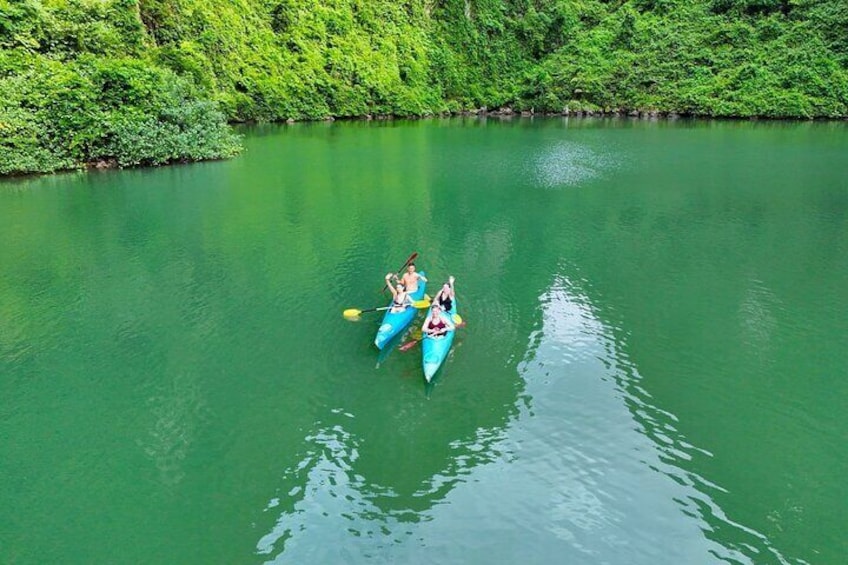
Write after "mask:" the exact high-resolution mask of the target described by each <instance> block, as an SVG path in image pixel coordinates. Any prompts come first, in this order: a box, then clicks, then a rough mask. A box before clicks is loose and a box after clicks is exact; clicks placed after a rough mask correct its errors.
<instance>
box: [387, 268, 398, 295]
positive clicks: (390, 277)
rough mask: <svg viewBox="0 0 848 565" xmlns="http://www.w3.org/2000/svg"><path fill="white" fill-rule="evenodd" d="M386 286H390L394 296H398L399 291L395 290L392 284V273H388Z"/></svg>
mask: <svg viewBox="0 0 848 565" xmlns="http://www.w3.org/2000/svg"><path fill="white" fill-rule="evenodd" d="M386 286H387V287H389V290H391V291H392V297H393V298H397V291H396V290H395V287H394V285H393V284H392V274H391V273H387V274H386Z"/></svg>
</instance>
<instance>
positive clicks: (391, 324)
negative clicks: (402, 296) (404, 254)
mask: <svg viewBox="0 0 848 565" xmlns="http://www.w3.org/2000/svg"><path fill="white" fill-rule="evenodd" d="M421 274H422V275H424V276H425V277H426V276H427V275H426V274H424V272H422V273H421ZM426 286H427V283H426V282H425V281H422V280H419V281H418V290H416V291H415V292H413V293H410V295H409V296H410V297H411V298H412V300H422V299H423V298H424V290H425V288H426ZM391 304H392V303H391V302H389V306H391ZM416 314H418V310H417V309H416V308H414V307H412V306H407V307H406V310H404V311H403V312H392V311H391V310H386V315H385V316H383V323H382V324H380V329H379V330H377V337H376V338H375V339H374V345H376V346H377V349H383V347H385V346H386V344H387V343H388V342H390V341H391V340H392V338H393V337H395V336H396V335H398V334H399V333H400V332H402V331H403V330H405V329H406V327H407V326H408V325H409V324H410V323H412V320H414V319H415V315H416Z"/></svg>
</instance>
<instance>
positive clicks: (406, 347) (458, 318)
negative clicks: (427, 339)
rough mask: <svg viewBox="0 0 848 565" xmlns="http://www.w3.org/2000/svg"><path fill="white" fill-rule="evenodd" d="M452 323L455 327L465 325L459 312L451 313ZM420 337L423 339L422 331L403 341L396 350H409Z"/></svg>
mask: <svg viewBox="0 0 848 565" xmlns="http://www.w3.org/2000/svg"><path fill="white" fill-rule="evenodd" d="M453 323H454V325H455V327H457V328H464V327H465V320H463V319H462V316H460V315H459V314H454V315H453ZM422 339H424V334H423V333H422V334H421V337H416V338H414V339H411V340H409V341H407V342H406V343H404V344H403V345H401V346H400V347H398V351H409V350H410V349H412V348H413V347H415V344H416V343H418V342H419V341H421V340H422Z"/></svg>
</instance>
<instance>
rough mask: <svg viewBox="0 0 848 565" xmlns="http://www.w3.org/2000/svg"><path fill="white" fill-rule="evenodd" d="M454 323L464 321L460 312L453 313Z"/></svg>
mask: <svg viewBox="0 0 848 565" xmlns="http://www.w3.org/2000/svg"><path fill="white" fill-rule="evenodd" d="M453 323H454V324H456V325H457V326H458V325H459V324H461V323H462V316H460V315H459V314H454V315H453Z"/></svg>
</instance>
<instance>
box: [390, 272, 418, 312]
mask: <svg viewBox="0 0 848 565" xmlns="http://www.w3.org/2000/svg"><path fill="white" fill-rule="evenodd" d="M392 276H393V275H392V274H391V273H389V274H387V275H386V286H387V287H389V290H391V291H392V297H393V298H392V308H391V310H390V312H403V311H404V310H406V309H407V308H409V307H410V306H411V305H412V297H411V296H410V295H409V292H407V291H406V289H404V288H403V285H402V284H400V283H398V284H397V286H392V282H391V278H392ZM395 279H397V277H395Z"/></svg>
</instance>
